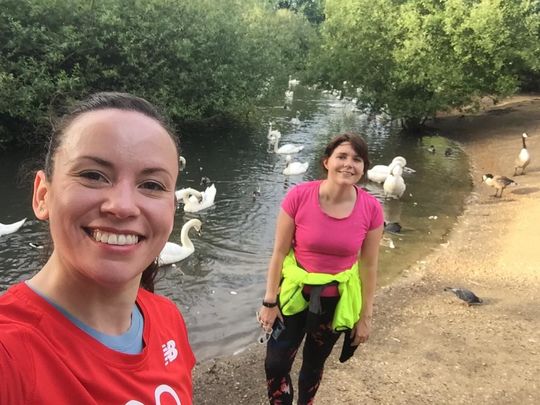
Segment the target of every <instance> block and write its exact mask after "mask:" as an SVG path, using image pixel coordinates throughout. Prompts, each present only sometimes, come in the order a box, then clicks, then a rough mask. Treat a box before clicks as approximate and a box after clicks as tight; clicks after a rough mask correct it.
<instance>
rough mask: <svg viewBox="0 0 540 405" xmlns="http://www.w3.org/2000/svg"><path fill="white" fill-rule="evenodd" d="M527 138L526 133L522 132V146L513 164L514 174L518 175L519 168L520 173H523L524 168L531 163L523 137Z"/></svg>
mask: <svg viewBox="0 0 540 405" xmlns="http://www.w3.org/2000/svg"><path fill="white" fill-rule="evenodd" d="M527 138H528V137H527V133H525V132H523V134H522V135H521V141H522V142H523V147H522V148H521V150H520V151H519V155H518V157H517V158H516V161H515V164H514V176H517V175H518V171H519V170H521V173H520V174H525V168H526V167H527V166H528V164H529V163H531V155H530V154H529V151H528V150H527V144H526V143H525V139H527Z"/></svg>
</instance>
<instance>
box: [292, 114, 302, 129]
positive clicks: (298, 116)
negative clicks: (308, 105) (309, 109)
mask: <svg viewBox="0 0 540 405" xmlns="http://www.w3.org/2000/svg"><path fill="white" fill-rule="evenodd" d="M291 124H293V125H298V126H300V125H302V121H300V111H296V117H294V118H291Z"/></svg>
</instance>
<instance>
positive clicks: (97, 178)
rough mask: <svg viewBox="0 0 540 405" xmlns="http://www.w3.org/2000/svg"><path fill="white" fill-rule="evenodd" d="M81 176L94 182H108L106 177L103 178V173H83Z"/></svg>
mask: <svg viewBox="0 0 540 405" xmlns="http://www.w3.org/2000/svg"><path fill="white" fill-rule="evenodd" d="M79 176H81V177H83V178H85V179H88V180H92V181H100V180H106V178H105V176H103V175H102V174H101V173H99V172H93V171H88V172H82V173H80V174H79Z"/></svg>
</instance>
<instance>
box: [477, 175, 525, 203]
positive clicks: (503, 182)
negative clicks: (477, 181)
mask: <svg viewBox="0 0 540 405" xmlns="http://www.w3.org/2000/svg"><path fill="white" fill-rule="evenodd" d="M482 182H483V183H486V184H487V185H488V186H490V187H493V188H495V195H494V197H499V198H500V197H502V193H503V191H504V189H505V188H506V187H508V186H510V185H512V186H517V183H516V182H515V181H514V180H512V179H510V178H508V177H506V176H494V175H492V174H491V173H487V174H484V175H483V176H482ZM499 191H500V193H499ZM497 194H499V195H497Z"/></svg>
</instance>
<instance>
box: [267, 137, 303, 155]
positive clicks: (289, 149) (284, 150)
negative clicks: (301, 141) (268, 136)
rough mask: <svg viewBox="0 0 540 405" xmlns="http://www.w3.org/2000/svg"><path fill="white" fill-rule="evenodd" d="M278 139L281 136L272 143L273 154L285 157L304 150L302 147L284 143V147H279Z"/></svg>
mask: <svg viewBox="0 0 540 405" xmlns="http://www.w3.org/2000/svg"><path fill="white" fill-rule="evenodd" d="M280 138H281V135H280V136H278V137H276V139H275V140H274V141H273V142H274V152H275V153H279V154H282V155H286V154H290V153H298V152H300V151H301V150H302V149H304V145H293V144H292V143H286V144H285V145H281V146H279V140H280Z"/></svg>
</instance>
